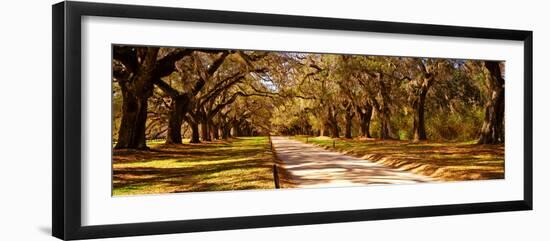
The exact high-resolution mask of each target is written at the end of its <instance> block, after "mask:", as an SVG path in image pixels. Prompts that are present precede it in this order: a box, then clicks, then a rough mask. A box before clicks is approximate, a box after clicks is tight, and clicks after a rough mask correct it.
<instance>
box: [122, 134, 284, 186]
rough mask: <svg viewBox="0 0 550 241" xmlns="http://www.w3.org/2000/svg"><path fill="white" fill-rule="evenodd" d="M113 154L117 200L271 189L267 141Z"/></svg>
mask: <svg viewBox="0 0 550 241" xmlns="http://www.w3.org/2000/svg"><path fill="white" fill-rule="evenodd" d="M148 144H149V146H150V147H151V151H134V150H115V151H114V152H113V195H115V196H116V195H132V194H154V193H172V192H191V191H193V192H196V191H222V190H243V189H272V188H274V181H273V172H272V165H273V161H274V158H273V154H272V152H271V149H270V145H269V140H268V138H267V137H243V138H238V139H233V140H231V141H228V142H213V143H204V144H184V145H162V144H156V143H148Z"/></svg>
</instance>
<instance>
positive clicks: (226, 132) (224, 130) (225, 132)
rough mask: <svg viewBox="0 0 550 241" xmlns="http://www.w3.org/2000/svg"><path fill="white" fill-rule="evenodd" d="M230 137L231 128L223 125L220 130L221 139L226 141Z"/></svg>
mask: <svg viewBox="0 0 550 241" xmlns="http://www.w3.org/2000/svg"><path fill="white" fill-rule="evenodd" d="M229 137H231V128H229V126H228V125H227V124H225V125H224V126H223V128H222V139H223V140H227V139H229Z"/></svg>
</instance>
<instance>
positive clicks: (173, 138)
mask: <svg viewBox="0 0 550 241" xmlns="http://www.w3.org/2000/svg"><path fill="white" fill-rule="evenodd" d="M173 101H174V102H173V103H172V106H171V109H170V116H169V118H168V131H167V136H166V142H165V143H166V144H182V138H181V125H182V123H183V116H185V114H186V112H187V111H186V108H187V104H188V100H187V98H185V96H178V97H176V98H174V99H173Z"/></svg>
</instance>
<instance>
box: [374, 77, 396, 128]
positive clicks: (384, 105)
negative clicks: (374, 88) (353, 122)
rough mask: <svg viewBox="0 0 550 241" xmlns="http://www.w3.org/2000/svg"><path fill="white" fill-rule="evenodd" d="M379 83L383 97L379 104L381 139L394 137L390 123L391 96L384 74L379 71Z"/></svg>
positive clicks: (379, 92)
mask: <svg viewBox="0 0 550 241" xmlns="http://www.w3.org/2000/svg"><path fill="white" fill-rule="evenodd" d="M376 76H377V79H378V84H379V85H380V88H379V89H378V94H379V95H380V96H381V97H382V102H381V103H379V104H377V112H378V113H377V114H378V117H379V119H380V138H381V139H394V138H393V137H392V133H391V132H392V131H391V123H390V120H391V119H390V107H389V102H390V97H389V96H388V91H387V89H386V88H387V86H386V84H385V83H384V81H383V79H382V74H381V73H377V75H376Z"/></svg>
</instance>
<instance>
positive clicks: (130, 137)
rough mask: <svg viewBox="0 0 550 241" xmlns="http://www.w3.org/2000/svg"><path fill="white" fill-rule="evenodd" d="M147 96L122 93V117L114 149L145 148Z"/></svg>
mask: <svg viewBox="0 0 550 241" xmlns="http://www.w3.org/2000/svg"><path fill="white" fill-rule="evenodd" d="M147 98H148V97H146V96H144V97H139V96H136V95H135V94H133V93H130V92H126V93H123V97H122V119H121V120H120V128H119V131H118V141H117V143H116V145H115V149H122V148H133V149H147V145H146V142H145V122H146V120H147Z"/></svg>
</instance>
